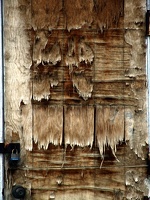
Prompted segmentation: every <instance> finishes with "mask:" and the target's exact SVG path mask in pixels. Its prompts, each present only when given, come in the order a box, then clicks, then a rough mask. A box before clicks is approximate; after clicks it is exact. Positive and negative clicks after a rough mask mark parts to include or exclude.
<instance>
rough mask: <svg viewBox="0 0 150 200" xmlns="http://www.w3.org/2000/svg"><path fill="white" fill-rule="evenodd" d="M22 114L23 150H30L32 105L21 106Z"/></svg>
mask: <svg viewBox="0 0 150 200" xmlns="http://www.w3.org/2000/svg"><path fill="white" fill-rule="evenodd" d="M21 111H22V112H21V114H22V116H21V117H22V127H23V139H24V143H25V149H27V150H30V151H31V150H32V145H33V144H32V127H33V124H32V123H33V121H32V105H31V104H27V105H22V106H21Z"/></svg>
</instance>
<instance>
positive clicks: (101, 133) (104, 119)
mask: <svg viewBox="0 0 150 200" xmlns="http://www.w3.org/2000/svg"><path fill="white" fill-rule="evenodd" d="M96 136H97V141H98V146H99V150H100V154H101V155H103V154H104V152H105V147H106V145H108V146H110V147H111V149H112V151H113V153H115V152H116V145H117V144H118V143H119V141H123V140H124V107H121V106H120V107H119V106H97V107H96Z"/></svg>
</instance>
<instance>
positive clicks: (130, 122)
mask: <svg viewBox="0 0 150 200" xmlns="http://www.w3.org/2000/svg"><path fill="white" fill-rule="evenodd" d="M134 110H135V109H134V107H127V108H125V140H126V141H130V147H131V149H132V148H133V146H132V140H133V128H134V113H135V111H134Z"/></svg>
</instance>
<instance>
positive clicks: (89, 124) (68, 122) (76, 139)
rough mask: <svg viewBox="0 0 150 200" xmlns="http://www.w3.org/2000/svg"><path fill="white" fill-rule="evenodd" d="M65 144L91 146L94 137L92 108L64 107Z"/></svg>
mask: <svg viewBox="0 0 150 200" xmlns="http://www.w3.org/2000/svg"><path fill="white" fill-rule="evenodd" d="M64 129H65V144H66V146H67V145H68V144H70V145H71V146H75V145H79V146H89V145H90V146H92V144H93V137H94V108H93V107H88V106H66V107H65V125H64Z"/></svg>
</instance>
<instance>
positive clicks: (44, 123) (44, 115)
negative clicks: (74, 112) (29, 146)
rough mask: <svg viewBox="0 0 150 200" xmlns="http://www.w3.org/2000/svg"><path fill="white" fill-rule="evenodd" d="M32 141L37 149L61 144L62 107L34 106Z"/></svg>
mask: <svg viewBox="0 0 150 200" xmlns="http://www.w3.org/2000/svg"><path fill="white" fill-rule="evenodd" d="M33 125H34V131H33V136H34V141H35V142H36V143H38V146H39V148H42V147H43V148H44V149H47V148H48V145H49V143H52V144H54V145H59V144H61V143H62V131H63V107H62V106H42V105H34V123H33Z"/></svg>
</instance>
